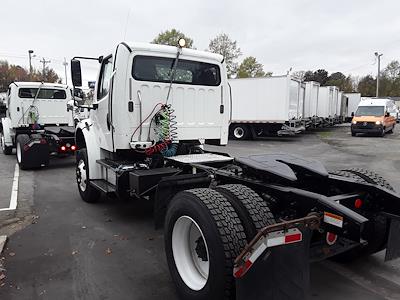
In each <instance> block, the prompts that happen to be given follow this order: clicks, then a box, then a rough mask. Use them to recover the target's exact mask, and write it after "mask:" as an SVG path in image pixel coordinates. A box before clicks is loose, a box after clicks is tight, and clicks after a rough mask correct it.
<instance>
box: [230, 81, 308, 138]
mask: <svg viewBox="0 0 400 300" xmlns="http://www.w3.org/2000/svg"><path fill="white" fill-rule="evenodd" d="M229 84H230V86H231V92H232V120H231V125H230V135H231V136H232V137H233V138H234V139H238V140H242V139H249V138H254V137H257V136H265V135H271V134H278V135H293V134H296V133H300V132H301V131H304V130H305V126H304V122H303V105H304V96H305V85H304V84H303V83H302V82H301V81H298V80H296V79H293V78H292V77H291V76H272V77H262V78H243V79H230V80H229Z"/></svg>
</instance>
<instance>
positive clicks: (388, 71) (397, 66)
mask: <svg viewBox="0 0 400 300" xmlns="http://www.w3.org/2000/svg"><path fill="white" fill-rule="evenodd" d="M382 75H383V76H386V77H388V78H389V79H390V80H393V81H394V80H395V79H396V78H398V77H399V75H400V63H399V61H397V60H393V61H391V62H390V63H389V64H388V65H387V66H386V68H385V69H384V70H383V72H382Z"/></svg>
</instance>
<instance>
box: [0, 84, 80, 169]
mask: <svg viewBox="0 0 400 300" xmlns="http://www.w3.org/2000/svg"><path fill="white" fill-rule="evenodd" d="M71 96H72V95H71V91H70V89H69V88H68V86H66V85H60V84H53V83H40V82H13V83H12V84H10V86H9V88H8V93H7V99H6V108H7V111H6V117H4V118H2V119H1V126H0V134H1V148H2V150H3V153H4V154H6V155H9V154H11V153H12V150H13V148H16V155H17V161H18V164H19V166H20V168H21V169H29V168H38V167H43V166H47V165H48V164H49V158H50V156H66V155H73V154H74V153H75V150H76V146H75V141H74V132H75V130H74V127H73V120H72V114H71V113H69V112H68V111H67V103H68V101H69V100H70V99H71Z"/></svg>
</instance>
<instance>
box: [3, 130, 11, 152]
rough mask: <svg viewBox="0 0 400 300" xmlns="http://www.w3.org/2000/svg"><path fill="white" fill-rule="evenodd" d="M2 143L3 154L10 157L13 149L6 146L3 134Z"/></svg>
mask: <svg viewBox="0 0 400 300" xmlns="http://www.w3.org/2000/svg"><path fill="white" fill-rule="evenodd" d="M0 143H1V150H2V151H3V153H4V154H5V155H10V154H11V153H12V147H9V146H6V141H5V138H4V135H3V133H2V132H1V133H0Z"/></svg>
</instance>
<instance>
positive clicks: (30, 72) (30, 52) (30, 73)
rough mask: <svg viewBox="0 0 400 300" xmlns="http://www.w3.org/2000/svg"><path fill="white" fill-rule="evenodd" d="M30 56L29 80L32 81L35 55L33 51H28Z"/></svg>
mask: <svg viewBox="0 0 400 300" xmlns="http://www.w3.org/2000/svg"><path fill="white" fill-rule="evenodd" d="M28 54H29V78H31V79H32V54H33V50H28Z"/></svg>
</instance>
